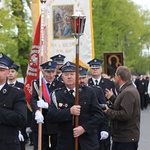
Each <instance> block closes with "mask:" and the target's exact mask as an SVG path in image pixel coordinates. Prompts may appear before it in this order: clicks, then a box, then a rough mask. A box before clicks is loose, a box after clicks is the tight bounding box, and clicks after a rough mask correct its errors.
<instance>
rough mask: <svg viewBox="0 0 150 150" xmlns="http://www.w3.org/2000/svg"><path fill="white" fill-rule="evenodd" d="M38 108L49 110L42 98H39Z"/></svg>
mask: <svg viewBox="0 0 150 150" xmlns="http://www.w3.org/2000/svg"><path fill="white" fill-rule="evenodd" d="M37 106H38V107H39V108H45V109H48V103H47V102H45V101H44V100H43V99H42V98H40V97H39V100H38V101H37Z"/></svg>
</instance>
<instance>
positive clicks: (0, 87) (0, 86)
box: [0, 83, 5, 91]
mask: <svg viewBox="0 0 150 150" xmlns="http://www.w3.org/2000/svg"><path fill="white" fill-rule="evenodd" d="M4 85H5V83H4V84H2V85H0V91H1V89H2V88H3V87H4Z"/></svg>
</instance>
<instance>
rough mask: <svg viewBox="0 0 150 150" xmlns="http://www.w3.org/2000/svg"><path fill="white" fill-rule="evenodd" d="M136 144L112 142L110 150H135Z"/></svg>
mask: <svg viewBox="0 0 150 150" xmlns="http://www.w3.org/2000/svg"><path fill="white" fill-rule="evenodd" d="M137 149H138V142H113V144H112V150H137Z"/></svg>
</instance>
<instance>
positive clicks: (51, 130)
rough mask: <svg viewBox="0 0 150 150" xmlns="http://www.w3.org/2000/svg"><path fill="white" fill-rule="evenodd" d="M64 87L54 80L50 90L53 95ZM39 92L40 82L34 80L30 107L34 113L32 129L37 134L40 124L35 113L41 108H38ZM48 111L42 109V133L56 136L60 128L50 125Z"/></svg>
mask: <svg viewBox="0 0 150 150" xmlns="http://www.w3.org/2000/svg"><path fill="white" fill-rule="evenodd" d="M63 85H64V84H62V83H61V82H59V81H57V80H54V81H53V82H52V83H51V86H50V88H49V89H48V90H49V92H50V93H51V92H52V91H53V90H54V89H56V88H60V87H61V86H63ZM36 88H37V89H36ZM38 90H39V80H34V81H33V90H32V96H31V101H30V105H31V108H32V110H33V112H34V115H33V119H32V125H31V127H32V130H33V131H36V132H37V131H38V124H37V122H36V120H35V112H36V111H37V110H39V108H38V106H37V101H38V100H39V98H38V97H39V95H38ZM42 98H43V97H42ZM43 99H44V98H43ZM47 111H48V110H47V109H42V114H43V116H44V124H42V133H43V134H55V133H57V131H58V126H57V124H52V123H50V122H49V121H48V120H47V119H46V115H47Z"/></svg>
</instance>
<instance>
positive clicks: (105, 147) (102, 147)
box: [99, 136, 111, 150]
mask: <svg viewBox="0 0 150 150" xmlns="http://www.w3.org/2000/svg"><path fill="white" fill-rule="evenodd" d="M110 145H111V142H110V136H108V138H107V139H105V140H99V150H110Z"/></svg>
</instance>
